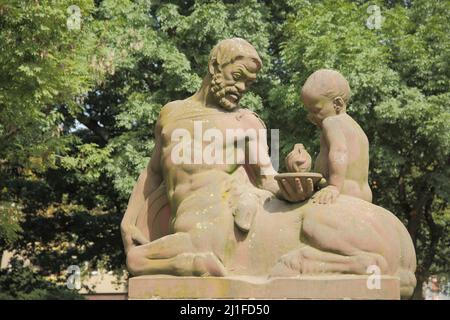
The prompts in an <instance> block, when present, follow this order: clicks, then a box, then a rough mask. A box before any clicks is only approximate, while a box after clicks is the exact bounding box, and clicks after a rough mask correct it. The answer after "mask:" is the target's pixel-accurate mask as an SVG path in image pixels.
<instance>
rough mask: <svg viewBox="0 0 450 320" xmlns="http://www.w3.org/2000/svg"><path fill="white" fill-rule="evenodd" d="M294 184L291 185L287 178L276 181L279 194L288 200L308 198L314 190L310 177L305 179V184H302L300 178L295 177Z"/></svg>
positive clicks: (294, 200) (297, 200)
mask: <svg viewBox="0 0 450 320" xmlns="http://www.w3.org/2000/svg"><path fill="white" fill-rule="evenodd" d="M294 182H295V183H294V184H293V185H291V183H289V181H288V180H287V179H281V180H280V181H278V185H279V187H280V195H281V197H282V198H284V199H286V200H287V201H289V202H299V201H304V200H306V199H308V198H310V197H311V196H312V194H313V192H314V184H313V181H312V179H310V178H308V179H306V186H304V187H303V186H302V184H301V181H300V178H295V180H294Z"/></svg>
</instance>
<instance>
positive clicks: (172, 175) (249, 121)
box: [160, 99, 263, 211]
mask: <svg viewBox="0 0 450 320" xmlns="http://www.w3.org/2000/svg"><path fill="white" fill-rule="evenodd" d="M196 121H197V125H198V123H199V122H201V127H202V131H201V132H200V133H201V135H202V136H203V133H204V132H205V131H206V130H207V129H216V130H218V131H220V133H221V134H222V137H223V141H222V144H221V145H220V149H221V150H222V155H223V156H222V157H221V159H223V161H222V162H221V163H212V164H207V163H205V161H204V159H203V158H200V159H201V163H194V147H195V145H196V144H194V139H200V141H199V143H198V146H200V148H201V149H202V150H197V152H199V151H201V152H204V153H205V154H206V151H207V149H206V146H208V145H210V144H211V143H212V142H211V141H203V139H202V136H200V137H198V136H195V135H194V124H195V122H196ZM160 123H161V136H160V139H161V159H160V160H161V162H160V164H161V169H162V171H163V172H165V176H164V180H165V182H166V185H167V194H168V198H169V202H170V204H171V207H172V210H174V211H176V209H177V208H178V206H179V205H180V203H181V202H182V201H183V199H185V198H186V197H187V196H189V195H190V194H191V193H192V192H194V191H195V190H198V189H199V188H202V189H203V188H207V187H208V185H210V184H217V177H218V176H220V175H223V178H225V179H226V178H227V176H226V175H231V174H232V173H233V172H234V171H235V170H236V169H237V168H239V166H240V165H242V164H243V163H244V162H245V157H246V152H245V150H238V146H239V141H242V140H244V141H245V139H246V136H245V135H240V136H239V137H238V138H237V139H233V140H232V141H231V142H230V141H227V133H226V130H230V129H231V130H234V129H242V130H244V131H245V130H247V129H252V130H255V124H256V123H257V124H258V125H259V127H260V128H263V125H262V123H261V122H260V120H259V119H258V118H257V117H256V116H255V115H254V114H253V113H252V112H251V111H249V110H247V109H237V110H235V111H224V110H222V109H215V108H209V107H205V106H202V105H201V104H199V103H198V102H194V101H192V100H190V99H186V100H183V101H176V102H172V103H170V104H168V105H166V106H165V107H164V108H163V109H162V111H161V121H160ZM176 129H186V130H187V131H189V133H190V137H191V138H192V140H191V143H190V147H191V149H190V150H191V157H190V158H191V160H192V162H191V163H174V159H173V155H172V151H173V149H174V147H175V146H176V145H177V144H179V143H180V141H179V140H175V141H174V140H173V137H172V134H173V132H174V130H176ZM213 139H214V138H213ZM243 145H245V146H246V147H247V146H248V141H247V143H245V142H244V144H243ZM246 149H247V148H246ZM227 150H228V152H229V153H231V154H232V158H231V159H234V161H232V162H231V163H230V161H228V162H229V163H227V161H226V158H225V157H226V151H227Z"/></svg>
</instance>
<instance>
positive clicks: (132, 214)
mask: <svg viewBox="0 0 450 320" xmlns="http://www.w3.org/2000/svg"><path fill="white" fill-rule="evenodd" d="M161 148H162V144H161V128H160V125H159V123H157V125H156V130H155V147H154V149H153V154H152V157H151V159H150V161H149V163H148V165H147V168H146V169H144V170H143V171H142V173H141V174H140V175H139V178H138V180H137V182H136V184H135V186H134V188H133V191H132V193H131V196H130V199H129V201H128V206H127V210H126V211H125V214H124V216H123V219H122V222H121V224H120V230H121V233H122V240H123V242H124V247H125V253H127V252H128V251H129V249H130V248H131V247H133V246H134V242H138V243H140V244H144V243H148V242H149V239H147V238H146V237H145V236H144V235H143V234H142V232H141V231H140V230H139V229H138V228H137V227H136V222H137V219H138V216H139V213H141V212H142V209H143V206H144V205H145V202H146V199H147V198H148V197H149V196H150V195H151V194H152V193H153V192H154V191H155V190H156V189H157V188H158V187H159V186H160V185H161V183H162V181H163V177H162V172H161V168H160V162H161Z"/></svg>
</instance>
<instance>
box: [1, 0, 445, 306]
mask: <svg viewBox="0 0 450 320" xmlns="http://www.w3.org/2000/svg"><path fill="white" fill-rule="evenodd" d="M70 5H77V6H78V7H79V8H80V12H81V24H80V29H71V28H68V25H67V21H68V19H70V18H71V15H72V14H73V12H68V8H69V6H70ZM370 5H378V6H379V7H380V9H381V15H382V18H383V20H382V24H381V28H379V29H370V28H368V27H367V25H366V23H367V20H368V19H371V14H372V13H371V12H369V11H370V9H368V8H369V6H370ZM368 10H369V11H368ZM449 18H450V2H449V1H426V0H410V1H395V0H386V1H380V0H374V1H364V0H358V1H348V0H337V1H331V0H321V1H319V0H317V1H315V0H310V1H306V0H280V1H275V0H259V1H257V0H243V1H206V0H198V1H192V0H184V1H176V0H175V1H150V0H134V1H131V0H114V1H113V0H96V1H93V0H79V1H77V0H61V1H51V0H36V1H21V0H0V250H4V249H9V250H16V252H20V253H21V256H22V257H25V258H27V259H28V260H29V261H30V262H31V263H32V265H33V266H34V269H33V271H32V274H33V277H38V278H39V279H40V280H39V281H53V282H54V283H58V282H62V281H63V280H64V272H65V270H66V269H67V267H68V266H69V265H72V264H78V265H83V266H86V267H87V268H88V269H91V270H92V269H96V268H100V267H102V268H106V269H108V270H114V271H115V272H116V273H117V274H118V275H121V273H122V272H123V269H124V260H125V259H124V254H123V251H122V244H121V239H120V232H119V224H120V220H121V217H122V215H123V213H124V211H125V209H126V204H127V199H128V197H129V194H130V192H131V189H132V187H133V184H134V181H135V180H136V178H137V176H138V175H139V173H140V171H141V170H142V169H143V168H144V167H145V165H146V163H147V162H148V160H149V157H150V155H151V152H152V148H153V145H154V144H153V128H154V125H155V121H156V119H157V116H158V112H159V110H160V108H161V107H162V106H163V105H164V104H166V103H167V102H169V101H172V100H176V99H183V98H185V97H187V96H189V95H191V94H192V93H194V92H195V91H196V90H197V89H198V88H199V85H200V82H201V79H202V77H203V75H204V74H205V72H206V63H207V58H208V54H209V51H210V50H211V48H212V47H213V45H214V44H216V43H217V42H218V41H219V40H221V39H224V38H227V37H232V36H239V37H242V38H245V39H247V40H248V41H249V42H251V43H252V44H253V45H254V46H255V47H256V48H257V50H258V52H259V53H260V55H261V57H262V59H263V62H264V67H263V70H262V72H261V74H260V76H259V79H258V82H257V83H256V84H255V85H254V87H253V88H252V89H251V90H250V92H248V93H247V95H246V96H245V99H244V100H243V101H242V102H241V103H242V105H244V106H246V107H248V108H250V109H252V110H254V111H256V112H257V113H258V114H260V115H261V117H262V118H263V119H264V121H265V122H266V124H267V126H268V127H269V128H274V129H275V128H279V129H280V141H281V154H280V156H281V157H284V156H285V155H286V153H287V152H288V151H289V150H290V149H291V147H292V145H293V144H294V143H296V142H302V143H304V144H305V145H306V146H307V148H308V149H309V150H310V151H311V153H313V154H314V153H317V151H318V133H317V130H315V129H314V128H313V126H312V125H311V124H309V123H308V122H307V121H306V120H305V112H304V110H303V109H302V106H301V104H300V102H299V89H300V87H301V85H302V83H303V82H304V81H305V79H306V77H307V76H308V75H309V74H311V73H312V72H313V71H315V70H316V69H318V68H334V69H337V70H340V71H341V72H342V73H343V74H344V76H345V77H346V78H347V79H348V80H349V82H350V86H351V88H352V93H353V96H352V100H351V103H350V106H349V110H348V111H349V113H350V114H351V115H352V116H353V117H354V118H355V119H356V120H357V121H358V122H359V123H360V124H361V126H362V127H363V129H364V130H365V131H366V133H367V135H368V137H369V141H370V143H371V173H370V184H371V187H372V189H373V191H374V201H375V203H376V204H378V205H381V206H383V207H385V208H387V209H389V210H391V211H392V212H394V213H395V214H396V215H397V216H398V217H399V218H400V219H401V220H402V221H403V222H404V223H405V225H406V226H407V228H408V230H409V232H410V234H411V236H412V238H413V241H414V244H415V246H416V252H417V255H418V270H417V276H418V280H419V281H418V283H419V286H418V288H417V290H416V294H415V296H416V297H419V296H420V289H421V288H420V286H421V282H422V280H423V279H425V278H426V277H427V276H428V275H429V274H431V273H438V274H447V275H448V274H449V272H450V270H449V269H450V261H449V260H450V255H449V244H450V233H449V225H450V209H449V206H448V201H449V190H450V186H449V176H450V174H449V170H450V169H449V159H450V154H449V150H450V136H449V135H450V127H449V123H450V110H449V105H450V93H449V87H450V83H449V74H450V70H449V61H450V45H449V37H448V35H449V34H450V30H449V29H450V26H449V24H448V20H449ZM21 268H23V267H22V266H20V265H17V264H16V265H15V267H14V268H11V269H10V271H8V272H3V274H2V275H0V279H3V280H0V291H4V292H7V291H8V290H10V291H11V292H12V291H14V290H12V289H11V288H16V289H17V288H18V287H20V286H18V285H17V284H11V283H12V282H11V281H9V282H8V280H7V277H13V276H14V275H15V276H14V277H16V276H17V274H18V273H17V272H19V274H23V275H24V276H23V278H24V279H29V278H27V277H31V276H30V275H29V273H27V272H29V270H28V269H27V270H28V271H27V270H25V271H24V270H23V269H21ZM14 270H15V271H14ZM14 272H16V273H14ZM2 277H3V278H2ZM5 277H6V278H5ZM5 279H6V280H5ZM45 279H47V280H45ZM30 285H31V283H30ZM14 286H16V287H14ZM42 288H44V289H42V290H47V289H45V288H47V287H45V286H44V287H42ZM17 290H19V289H17ZM19 291H20V290H19ZM50 291H51V290H50ZM39 294H40V293H37V296H39ZM40 296H41V297H47V298H51V297H52V294H48V295H45V294H44V295H40ZM63 296H64V295H63ZM27 297H28V298H29V297H33V295H32V294H31V295H27V294H24V295H18V296H16V298H27ZM53 297H54V295H53ZM67 297H68V296H67Z"/></svg>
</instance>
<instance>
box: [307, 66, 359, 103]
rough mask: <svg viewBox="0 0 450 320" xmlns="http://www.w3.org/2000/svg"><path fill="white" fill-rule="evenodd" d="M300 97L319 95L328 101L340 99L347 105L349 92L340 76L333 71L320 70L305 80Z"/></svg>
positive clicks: (347, 86)
mask: <svg viewBox="0 0 450 320" xmlns="http://www.w3.org/2000/svg"><path fill="white" fill-rule="evenodd" d="M301 95H302V97H303V96H304V95H321V96H324V97H327V98H330V99H334V98H336V97H341V98H342V99H343V100H344V102H345V104H347V103H348V101H349V100H350V95H351V91H350V86H349V85H348V82H347V80H346V79H345V78H344V76H343V75H342V74H340V73H339V72H337V71H335V70H330V69H320V70H317V71H316V72H314V73H313V74H311V75H310V76H309V77H308V79H306V82H305V84H304V85H303V87H302V91H301Z"/></svg>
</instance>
